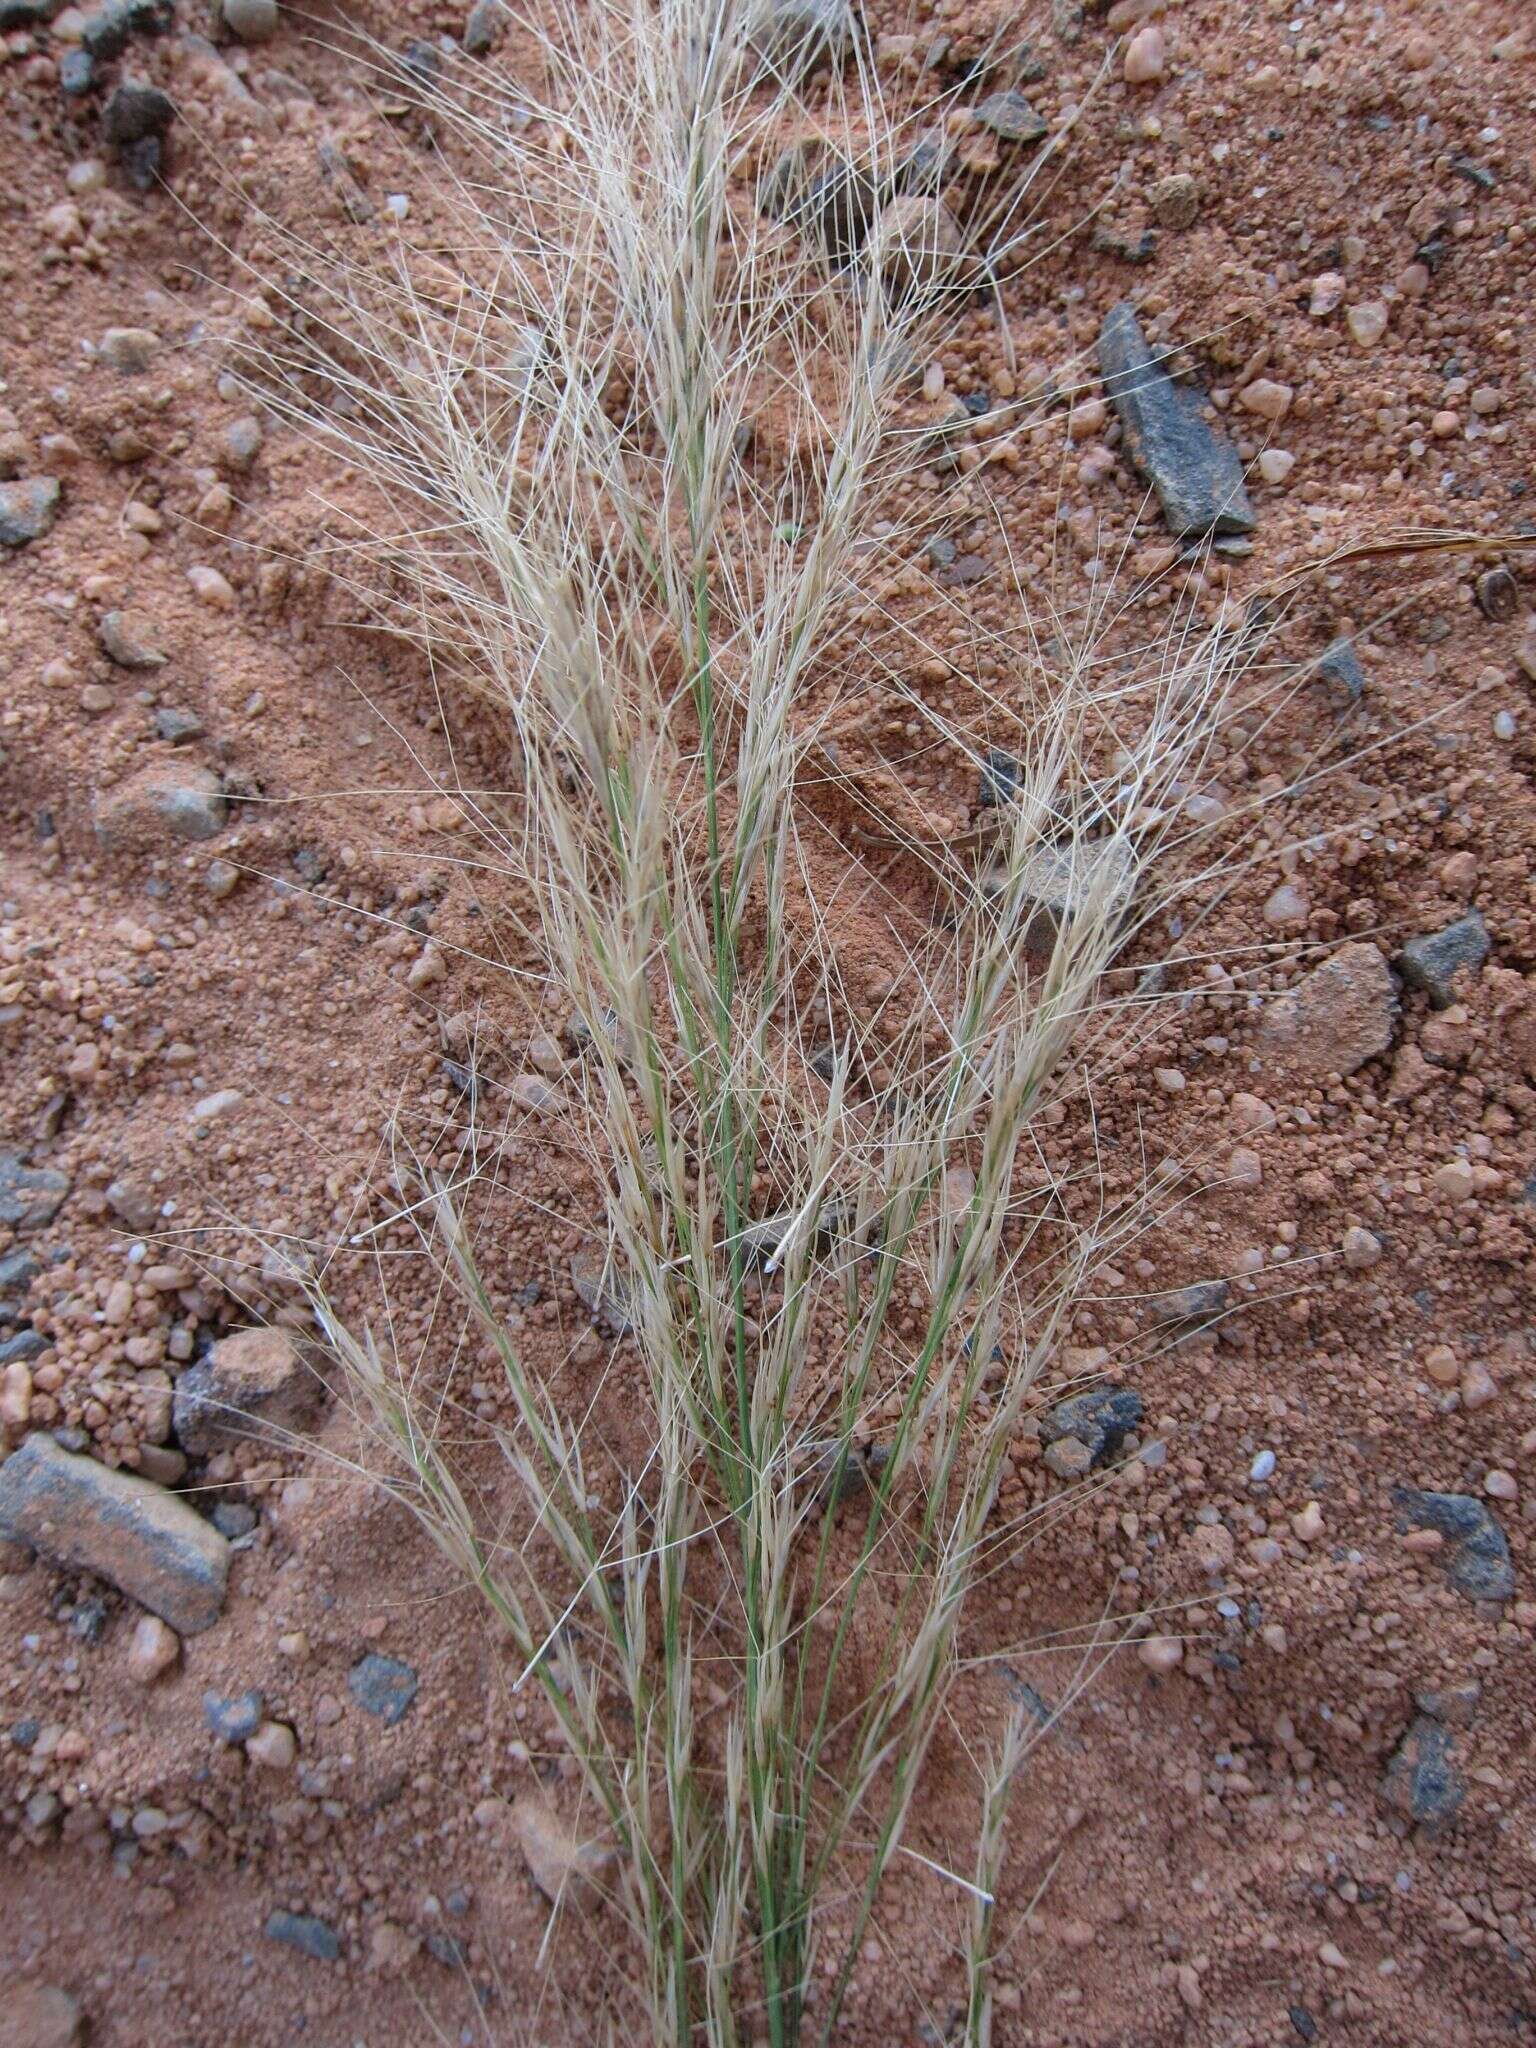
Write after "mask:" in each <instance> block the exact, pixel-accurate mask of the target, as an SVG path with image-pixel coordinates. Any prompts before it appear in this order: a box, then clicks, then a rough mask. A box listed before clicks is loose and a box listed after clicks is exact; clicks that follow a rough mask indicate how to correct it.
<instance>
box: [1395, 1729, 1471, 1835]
mask: <svg viewBox="0 0 1536 2048" xmlns="http://www.w3.org/2000/svg"><path fill="white" fill-rule="evenodd" d="M1454 1748H1455V1739H1454V1737H1453V1736H1452V1735H1451V1732H1450V1730H1449V1729H1448V1728H1446V1727H1445V1726H1443V1725H1442V1723H1440V1722H1439V1721H1433V1720H1431V1719H1430V1718H1429V1716H1428V1715H1427V1714H1420V1715H1419V1716H1418V1718H1417V1719H1416V1720H1415V1721H1414V1722H1413V1724H1412V1726H1411V1727H1410V1728H1409V1730H1408V1732H1407V1734H1406V1735H1405V1736H1404V1737H1403V1739H1402V1742H1401V1744H1400V1745H1399V1747H1398V1749H1397V1752H1396V1754H1395V1755H1394V1756H1393V1758H1392V1761H1391V1762H1390V1763H1389V1764H1388V1765H1387V1771H1386V1776H1385V1778H1384V1779H1383V1780H1382V1787H1381V1789H1382V1796H1383V1798H1384V1799H1385V1800H1386V1801H1387V1803H1388V1805H1390V1806H1395V1807H1396V1808H1397V1810H1398V1812H1399V1813H1402V1814H1405V1815H1406V1816H1407V1818H1408V1819H1409V1820H1411V1821H1415V1822H1417V1823H1418V1825H1419V1826H1420V1827H1422V1828H1425V1829H1426V1830H1427V1831H1428V1832H1429V1833H1430V1834H1436V1833H1438V1832H1439V1830H1440V1829H1441V1828H1443V1827H1446V1826H1448V1825H1449V1823H1450V1822H1451V1821H1452V1820H1453V1819H1454V1818H1455V1816H1456V1810H1457V1808H1458V1807H1459V1806H1460V1805H1461V1802H1462V1800H1463V1798H1464V1797H1465V1796H1466V1789H1467V1788H1466V1781H1465V1780H1464V1779H1463V1777H1462V1775H1461V1773H1460V1771H1458V1770H1457V1768H1456V1766H1455V1764H1454V1763H1453V1762H1452V1752H1453V1750H1454Z"/></svg>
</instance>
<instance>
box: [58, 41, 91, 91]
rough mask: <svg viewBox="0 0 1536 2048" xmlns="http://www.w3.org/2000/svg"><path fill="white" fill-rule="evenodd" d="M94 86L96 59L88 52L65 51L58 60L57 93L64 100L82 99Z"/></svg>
mask: <svg viewBox="0 0 1536 2048" xmlns="http://www.w3.org/2000/svg"><path fill="white" fill-rule="evenodd" d="M95 86H96V59H95V58H94V57H93V56H92V55H91V53H90V51H89V50H66V51H65V52H64V54H63V56H62V57H61V58H60V59H59V91H60V92H61V93H63V95H64V97H65V98H66V99H70V100H79V99H84V97H85V95H86V94H87V93H88V92H92V91H94V90H95Z"/></svg>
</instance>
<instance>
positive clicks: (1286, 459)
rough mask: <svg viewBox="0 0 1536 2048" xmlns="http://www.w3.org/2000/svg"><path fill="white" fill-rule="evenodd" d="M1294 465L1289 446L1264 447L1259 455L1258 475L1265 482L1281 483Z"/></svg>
mask: <svg viewBox="0 0 1536 2048" xmlns="http://www.w3.org/2000/svg"><path fill="white" fill-rule="evenodd" d="M1295 467H1296V458H1295V456H1294V455H1293V454H1292V453H1291V451H1290V449H1289V448H1265V449H1264V450H1262V451H1261V453H1260V455H1259V475H1260V476H1261V477H1263V479H1264V481H1265V483H1267V484H1283V483H1284V482H1285V480H1286V478H1287V477H1288V476H1289V475H1290V473H1291V471H1292V470H1293V469H1294V468H1295Z"/></svg>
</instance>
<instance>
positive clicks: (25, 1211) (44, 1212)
mask: <svg viewBox="0 0 1536 2048" xmlns="http://www.w3.org/2000/svg"><path fill="white" fill-rule="evenodd" d="M68 1193H69V1178H68V1176H67V1175H66V1174H62V1173H57V1172H55V1171H54V1169H53V1168H52V1167H51V1166H23V1165H22V1163H21V1159H20V1156H19V1155H18V1154H17V1153H15V1152H0V1223H5V1224H9V1225H10V1227H11V1229H12V1230H41V1229H42V1227H43V1225H44V1224H45V1223H51V1222H52V1221H53V1219H54V1217H55V1216H57V1214H58V1213H59V1208H60V1205H61V1204H62V1203H63V1200H64V1197H65V1196H66V1195H67V1194H68Z"/></svg>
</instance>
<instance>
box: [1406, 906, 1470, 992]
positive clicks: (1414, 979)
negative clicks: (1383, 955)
mask: <svg viewBox="0 0 1536 2048" xmlns="http://www.w3.org/2000/svg"><path fill="white" fill-rule="evenodd" d="M1488 951H1489V939H1488V927H1487V925H1485V924H1484V923H1483V919H1482V913H1481V912H1480V911H1477V910H1469V911H1468V912H1467V914H1466V916H1465V917H1458V918H1457V919H1456V921H1455V923H1454V924H1448V925H1446V926H1445V928H1444V929H1443V930H1442V931H1438V932H1423V933H1421V934H1420V935H1419V937H1418V938H1415V939H1410V940H1409V941H1408V943H1407V944H1406V945H1405V946H1404V948H1403V950H1402V951H1401V952H1400V953H1399V954H1398V956H1397V962H1396V965H1397V971H1398V973H1399V974H1400V975H1401V976H1402V977H1403V980H1404V981H1405V982H1406V983H1407V984H1408V986H1409V987H1410V988H1417V989H1422V990H1423V991H1424V993H1425V995H1427V996H1428V997H1429V1002H1430V1008H1431V1009H1435V1010H1448V1009H1449V1008H1450V1006H1451V1004H1452V1003H1454V1002H1455V1000H1456V976H1457V974H1458V973H1459V972H1460V971H1461V970H1462V969H1463V968H1465V969H1466V970H1467V972H1468V973H1470V974H1475V973H1476V972H1477V970H1478V969H1479V968H1480V967H1481V966H1482V964H1483V962H1484V961H1485V960H1486V959H1487V958H1488Z"/></svg>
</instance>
